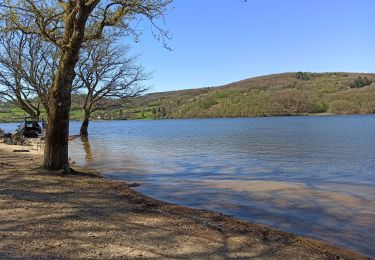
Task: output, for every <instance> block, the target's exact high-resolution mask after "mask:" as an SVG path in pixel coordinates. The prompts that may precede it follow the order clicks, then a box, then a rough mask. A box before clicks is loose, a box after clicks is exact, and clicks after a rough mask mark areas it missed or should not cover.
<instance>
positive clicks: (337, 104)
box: [0, 72, 375, 121]
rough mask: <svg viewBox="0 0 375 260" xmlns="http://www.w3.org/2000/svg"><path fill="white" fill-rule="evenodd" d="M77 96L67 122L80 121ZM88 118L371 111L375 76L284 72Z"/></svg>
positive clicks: (12, 115)
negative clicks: (70, 120)
mask: <svg viewBox="0 0 375 260" xmlns="http://www.w3.org/2000/svg"><path fill="white" fill-rule="evenodd" d="M80 100H82V99H81V98H79V96H74V97H73V102H72V110H71V118H72V119H75V120H80V119H81V118H82V115H83V113H82V111H81V109H80V106H81V104H80ZM111 107H112V108H111V109H110V110H103V111H97V112H96V113H95V114H94V115H93V119H159V118H214V117H253V116H273V115H307V114H322V113H323V114H372V113H375V74H365V73H302V72H297V73H283V74H275V75H268V76H262V77H255V78H250V79H246V80H241V81H238V82H234V83H231V84H228V85H224V86H220V87H206V88H200V89H189V90H181V91H171V92H163V93H151V94H147V95H144V96H141V97H137V98H132V99H130V100H128V101H127V102H126V103H122V102H120V101H114V102H113V106H111ZM22 116H23V113H22V112H21V111H20V110H19V109H16V108H14V107H9V106H6V105H4V104H2V105H1V104H0V120H1V121H16V120H19V119H20V118H22Z"/></svg>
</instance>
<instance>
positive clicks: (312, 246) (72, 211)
mask: <svg viewBox="0 0 375 260" xmlns="http://www.w3.org/2000/svg"><path fill="white" fill-rule="evenodd" d="M40 158H41V155H40V153H38V152H34V153H14V152H12V148H11V147H4V145H3V144H1V145H0V259H6V258H38V259H40V258H48V259H50V258H75V259H76V258H101V259H103V258H137V257H138V258H148V259H150V258H154V259H160V258H163V259H165V258H170V259H180V258H208V257H210V258H213V259H227V258H246V259H248V258H254V259H270V258H272V259H362V258H363V257H361V256H360V255H357V254H356V253H354V252H351V251H348V250H343V249H339V248H334V247H331V246H327V245H324V244H323V243H320V242H316V241H313V240H309V239H303V238H300V237H297V236H294V235H291V234H288V233H284V232H281V231H277V230H273V229H270V228H267V227H263V226H260V225H255V224H251V223H248V222H243V221H237V220H234V219H232V218H230V217H227V216H224V215H221V214H218V213H212V212H209V211H200V210H194V209H189V208H185V207H180V206H175V205H171V204H167V203H164V202H159V201H156V200H154V199H151V198H148V197H146V196H144V195H142V194H140V193H138V192H135V191H133V190H131V189H129V188H128V187H127V186H126V185H125V184H124V183H119V182H114V181H109V180H105V179H102V178H98V177H88V176H77V175H65V176H61V175H59V174H53V173H48V172H45V171H42V170H40V168H39V167H38V165H39V164H40ZM363 259H365V258H363Z"/></svg>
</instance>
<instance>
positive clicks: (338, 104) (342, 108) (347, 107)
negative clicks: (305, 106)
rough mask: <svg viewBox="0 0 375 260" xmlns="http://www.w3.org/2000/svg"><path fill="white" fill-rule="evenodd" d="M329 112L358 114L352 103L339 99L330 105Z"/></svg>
mask: <svg viewBox="0 0 375 260" xmlns="http://www.w3.org/2000/svg"><path fill="white" fill-rule="evenodd" d="M329 112H330V113H331V114H354V113H358V108H357V106H356V105H355V104H354V103H353V102H351V101H348V100H343V99H339V100H335V101H333V102H332V103H330V104H329Z"/></svg>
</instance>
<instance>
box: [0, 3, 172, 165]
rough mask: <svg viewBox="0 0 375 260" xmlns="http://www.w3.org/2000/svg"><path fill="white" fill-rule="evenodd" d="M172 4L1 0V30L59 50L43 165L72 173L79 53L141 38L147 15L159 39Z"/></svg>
mask: <svg viewBox="0 0 375 260" xmlns="http://www.w3.org/2000/svg"><path fill="white" fill-rule="evenodd" d="M171 2H172V0H111V1H110V0H0V23H1V25H0V28H1V31H3V32H10V31H17V32H22V33H24V34H27V35H34V36H38V37H41V38H42V39H43V40H44V41H46V42H49V43H52V44H54V45H55V46H56V47H57V48H58V49H59V58H58V69H57V70H56V72H55V74H54V78H53V83H52V86H51V87H50V89H49V91H48V108H49V111H48V113H47V120H48V127H47V132H46V145H45V150H44V162H43V167H44V168H45V169H48V170H60V169H63V170H64V171H65V172H68V171H69V170H70V169H69V159H68V136H69V111H70V106H71V92H72V83H73V80H74V77H75V71H74V69H75V66H76V64H77V62H78V59H79V53H80V50H81V48H82V45H84V44H85V43H86V42H89V41H90V42H93V41H95V40H97V39H100V38H102V35H103V32H104V31H106V32H107V34H111V35H114V36H124V35H128V36H129V35H130V36H134V37H136V36H137V35H138V32H137V31H136V28H135V27H134V26H136V25H137V23H138V22H139V20H140V19H142V18H143V17H145V18H146V19H147V20H148V21H150V22H151V24H152V26H153V28H154V29H156V30H153V33H154V35H155V36H156V37H159V38H161V39H164V38H165V37H167V35H168V34H167V32H165V31H164V30H162V29H161V28H160V27H159V26H158V25H157V24H156V20H157V19H158V18H162V17H163V15H164V13H165V11H166V7H167V6H168V4H170V3H171Z"/></svg>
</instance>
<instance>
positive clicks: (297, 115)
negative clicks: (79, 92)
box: [0, 113, 375, 128]
mask: <svg viewBox="0 0 375 260" xmlns="http://www.w3.org/2000/svg"><path fill="white" fill-rule="evenodd" d="M372 115H375V114H330V113H314V114H286V115H263V116H250V117H241V116H239V117H181V118H132V119H130V118H129V119H120V118H118V119H115V118H114V119H94V118H93V119H91V120H90V122H103V121H138V120H184V119H234V118H244V119H245V118H264V117H271V118H272V117H301V116H311V117H314V116H372ZM22 121H23V119H22V118H19V119H17V120H11V121H1V119H0V124H8V123H20V122H22ZM70 121H71V122H81V121H82V120H79V119H75V118H73V119H71V120H70ZM0 128H1V127H0Z"/></svg>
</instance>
